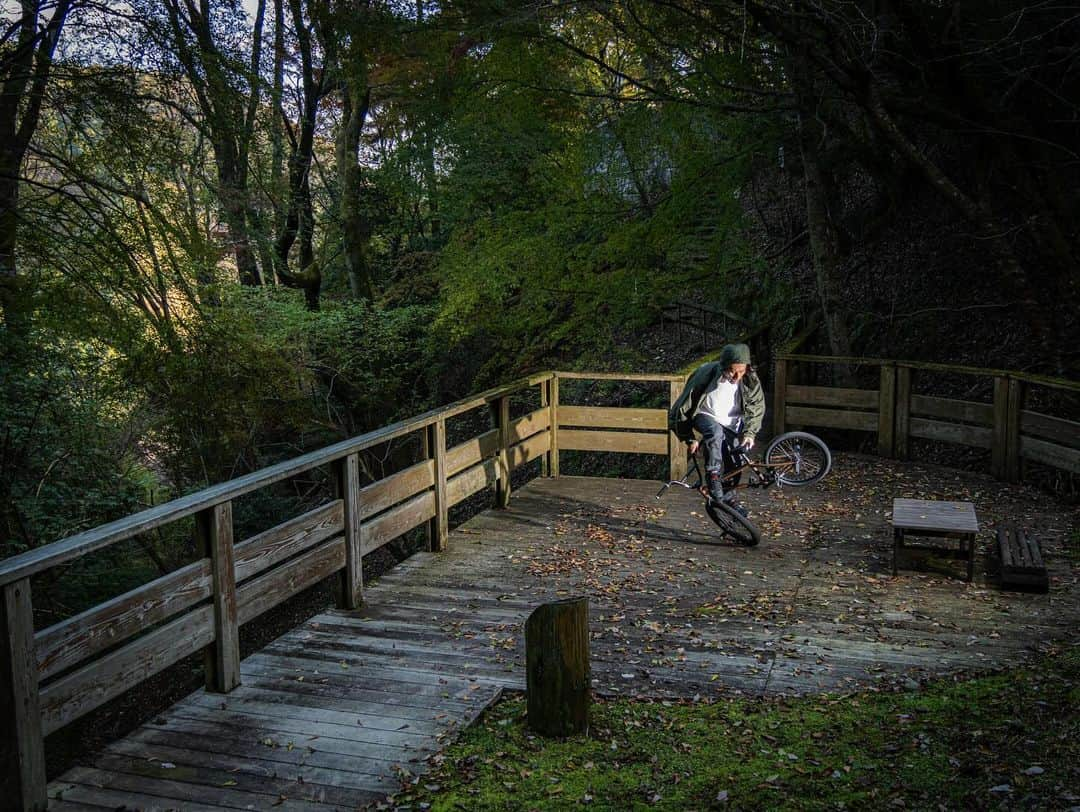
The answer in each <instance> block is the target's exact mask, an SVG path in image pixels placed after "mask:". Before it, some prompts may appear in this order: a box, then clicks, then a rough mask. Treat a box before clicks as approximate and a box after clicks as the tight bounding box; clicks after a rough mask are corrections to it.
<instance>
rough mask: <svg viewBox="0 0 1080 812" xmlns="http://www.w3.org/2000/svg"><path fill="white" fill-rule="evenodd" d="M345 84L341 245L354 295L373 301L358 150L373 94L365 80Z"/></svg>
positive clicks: (339, 163)
mask: <svg viewBox="0 0 1080 812" xmlns="http://www.w3.org/2000/svg"><path fill="white" fill-rule="evenodd" d="M349 67H355V66H346V69H348V68H349ZM343 84H344V105H343V112H344V116H343V121H342V124H341V130H340V131H339V132H338V139H337V169H338V178H339V180H340V183H341V202H340V214H341V242H342V246H343V248H344V253H345V268H346V270H347V271H348V274H349V289H350V290H351V291H352V295H353V296H354V297H355V298H357V299H370V298H371V295H372V288H371V268H370V266H369V264H368V243H369V241H370V240H371V225H370V223H369V222H368V220H367V218H366V217H365V216H364V214H363V211H362V208H361V205H360V203H361V198H362V195H363V193H364V190H363V175H362V171H361V168H360V164H359V162H358V161H357V150H358V149H359V147H360V133H361V132H362V130H363V128H364V120H365V119H366V118H367V111H368V105H369V102H370V100H371V91H370V90H369V89H368V88H366V87H363V88H362V87H360V85H361V81H360V80H359V78H358V77H354V76H348V77H345V78H344V80H343ZM364 84H366V83H364Z"/></svg>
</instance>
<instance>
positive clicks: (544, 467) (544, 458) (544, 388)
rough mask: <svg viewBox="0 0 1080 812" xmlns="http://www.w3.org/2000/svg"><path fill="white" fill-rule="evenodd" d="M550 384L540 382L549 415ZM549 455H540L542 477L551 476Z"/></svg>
mask: <svg viewBox="0 0 1080 812" xmlns="http://www.w3.org/2000/svg"><path fill="white" fill-rule="evenodd" d="M661 329H663V327H661ZM550 386H551V380H550V379H549V380H546V381H541V382H540V408H541V409H548V415H549V416H550V415H551V410H550V408H549V406H548V389H549V388H550ZM548 437H549V438H550V437H551V426H550V425H549V426H548ZM548 456H549V455H548V454H542V455H541V456H540V476H542V477H546V476H551V474H549V473H548Z"/></svg>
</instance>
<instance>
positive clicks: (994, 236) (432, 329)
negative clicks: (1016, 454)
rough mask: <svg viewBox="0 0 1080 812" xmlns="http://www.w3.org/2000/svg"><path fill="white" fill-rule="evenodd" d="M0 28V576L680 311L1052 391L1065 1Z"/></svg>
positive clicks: (1067, 301)
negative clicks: (178, 500)
mask: <svg viewBox="0 0 1080 812" xmlns="http://www.w3.org/2000/svg"><path fill="white" fill-rule="evenodd" d="M0 9H2V10H3V12H2V15H0V82H2V91H0V309H2V318H3V329H2V331H0V341H2V343H3V348H2V360H0V370H2V371H0V376H2V382H0V414H2V423H3V431H2V438H0V505H2V511H3V518H2V522H0V555H11V554H14V553H17V552H20V551H23V550H27V549H30V548H34V547H37V546H40V545H42V544H45V543H48V542H51V541H54V540H56V539H59V538H62V537H65V536H67V535H70V534H72V533H74V532H77V531H79V530H83V529H86V528H88V527H92V526H94V525H96V524H99V523H101V522H103V521H106V520H109V519H113V518H116V517H117V516H120V515H124V514H126V513H130V512H133V511H135V510H137V509H139V508H141V507H143V506H146V505H148V504H153V503H156V502H160V501H162V500H164V499H167V498H170V497H171V496H174V495H177V494H181V493H184V492H188V491H191V490H194V489H197V488H199V487H201V486H203V485H205V484H207V483H212V482H218V481H222V480H225V479H228V478H230V477H234V476H237V475H239V474H242V473H245V472H248V471H252V470H255V469H257V468H260V467H262V466H265V465H267V464H270V463H272V462H275V461H277V460H280V459H284V458H286V457H289V456H293V455H295V454H297V453H298V452H300V451H302V450H306V449H310V448H315V447H318V446H321V445H325V444H327V443H329V442H332V441H334V440H336V439H340V438H342V437H345V436H350V435H355V434H358V433H360V432H363V431H366V430H369V429H372V428H375V427H377V426H380V425H384V424H386V423H388V422H390V421H392V420H394V419H395V418H400V417H403V416H406V415H409V414H414V413H417V412H419V411H421V410H423V409H424V408H427V407H430V406H433V405H436V404H439V403H445V402H448V401H450V400H452V399H454V398H456V397H460V396H462V395H464V394H466V393H468V392H470V391H475V390H477V389H479V388H482V387H484V386H488V385H492V384H494V383H498V382H500V381H504V380H509V379H511V378H513V377H515V376H518V375H520V374H522V373H525V372H531V371H535V370H539V369H544V368H551V367H554V366H559V367H561V368H575V367H576V368H612V369H614V368H622V369H628V370H634V369H646V368H656V367H657V364H658V362H657V360H656V356H655V354H653V353H651V352H650V351H649V349H648V347H653V346H655V345H656V343H657V339H656V338H655V337H654V338H652V339H650V342H651V343H650V342H646V341H644V340H643V339H642V338H641V336H643V335H644V334H645V333H646V332H647V331H649V330H650V329H652V328H653V326H654V325H656V324H657V322H658V321H659V317H660V310H661V308H662V307H663V306H664V305H665V304H668V303H670V302H673V301H678V300H687V301H693V302H698V303H701V304H707V305H711V306H714V307H722V308H724V309H726V310H728V311H731V312H733V313H736V314H739V316H740V317H741V318H742V319H743V320H744V322H745V324H746V325H749V328H748V329H754V330H758V331H759V332H758V334H759V335H766V336H768V341H769V342H770V344H772V345H779V344H780V343H782V342H783V341H785V340H787V339H789V338H790V337H791V336H794V335H797V334H799V333H801V332H803V331H804V330H805V329H806V328H807V327H810V326H812V325H814V324H819V325H820V329H819V330H818V331H817V332H816V333H815V336H814V339H813V340H814V341H815V342H816V347H815V348H816V349H818V350H820V351H822V352H825V353H828V354H834V355H856V356H858V355H865V356H888V357H895V358H907V359H925V360H934V361H949V362H954V363H969V364H975V365H981V366H989V367H995V368H1003V367H1012V368H1017V369H1024V370H1028V371H1035V372H1045V373H1047V374H1052V375H1063V376H1066V377H1075V374H1076V365H1077V363H1078V360H1080V356H1078V355H1077V352H1076V349H1075V348H1076V346H1077V345H1078V340H1077V339H1078V338H1080V336H1078V328H1077V321H1076V319H1075V313H1076V311H1077V305H1078V303H1080V296H1078V290H1077V283H1078V274H1077V271H1076V268H1077V259H1078V257H1080V231H1078V222H1080V221H1078V218H1077V217H1076V212H1077V210H1078V204H1080V200H1078V192H1077V189H1078V188H1080V183H1078V180H1080V156H1078V154H1077V148H1078V145H1080V12H1078V11H1077V9H1076V8H1074V7H1071V6H1069V4H1057V3H1020V2H1009V1H1008V0H1006V1H1004V2H987V1H986V0H980V2H974V0H958V1H957V2H917V3H904V2H893V1H892V0H850V1H847V0H818V1H817V2H794V3H788V2H772V0H739V2H713V3H695V2H677V1H676V2H639V1H638V0H622V1H621V2H587V3H508V2H500V0H478V1H477V2H458V0H448V1H447V2H431V0H415V2H397V1H396V0H389V1H384V0H245V2H239V0H129V1H128V2H125V3H119V2H116V3H101V2H94V1H93V0H22V2H20V3H15V2H7V0H5V1H4V2H3V3H0ZM659 340H661V341H663V340H668V341H673V340H674V339H673V338H672V337H671V336H666V337H664V336H661V337H660V339H659ZM646 345H648V347H647V346H646ZM166 565H167V562H163V563H162V566H163V567H165V566H166Z"/></svg>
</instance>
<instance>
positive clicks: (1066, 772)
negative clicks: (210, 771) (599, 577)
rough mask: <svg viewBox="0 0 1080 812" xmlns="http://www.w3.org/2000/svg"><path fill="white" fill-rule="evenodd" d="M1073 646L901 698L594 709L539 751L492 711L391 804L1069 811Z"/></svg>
mask: <svg viewBox="0 0 1080 812" xmlns="http://www.w3.org/2000/svg"><path fill="white" fill-rule="evenodd" d="M1078 709H1080V648H1078V647H1076V646H1072V647H1068V648H1064V649H1061V650H1058V651H1056V652H1055V653H1054V654H1052V655H1051V656H1049V657H1047V658H1045V659H1044V660H1042V661H1040V662H1039V663H1037V664H1035V665H1033V666H1031V667H1029V668H1026V669H1018V670H1015V671H1009V672H1006V673H1002V674H996V675H991V676H985V677H979V678H974V679H966V680H958V681H948V680H943V681H940V682H936V683H933V684H931V685H929V686H926V687H924V688H922V689H919V690H915V691H910V692H904V693H862V694H855V695H848V696H811V697H804V698H798V699H767V700H752V699H746V698H732V699H730V700H729V701H724V702H718V703H713V704H689V703H688V704H676V703H669V702H640V701H626V700H619V701H610V702H597V703H596V704H595V705H594V714H593V724H592V729H591V731H590V733H589V735H588V736H585V737H578V738H572V739H567V740H544V739H542V738H540V737H536V736H533V735H532V734H531V733H530V732H529V731H528V729H527V727H526V724H525V703H524V700H523V699H522V698H520V697H515V698H511V699H508V700H506V701H503V702H502V703H500V704H499V705H497V706H496V707H495V708H493V709H492V710H491V711H489V712H488V713H486V714H485V715H484V717H483V718H482V719H481V720H480V722H479V723H478V724H477V725H475V726H473V727H472V728H471V729H469V730H468V731H466V732H465V733H464V734H463V736H462V738H461V740H460V741H459V742H458V743H457V744H455V745H453V746H452V747H450V748H449V749H448V750H447V751H446V752H445V753H443V754H442V755H440V756H437V757H436V758H435V764H436V767H435V770H434V771H433V772H432V773H430V774H428V775H426V776H424V777H422V778H420V779H414V780H413V781H411V782H409V783H408V785H407V787H406V789H405V791H403V793H402V794H401V795H399V796H398V798H397V799H396V805H397V806H398V807H405V808H411V809H432V810H459V809H469V810H474V809H476V810H480V809H491V810H496V809H514V810H517V809H565V808H572V807H574V808H576V807H581V806H585V807H588V808H592V809H608V810H626V809H639V808H642V809H643V808H657V809H712V808H716V809H719V808H724V809H764V808H768V809H836V808H855V809H872V808H917V809H939V808H946V809H957V808H965V809H983V808H999V807H1005V808H1010V809H1015V808H1024V809H1035V808H1037V809H1048V808H1049V809H1069V808H1073V807H1077V805H1080V797H1078V796H1080V718H1078V717H1080V714H1078Z"/></svg>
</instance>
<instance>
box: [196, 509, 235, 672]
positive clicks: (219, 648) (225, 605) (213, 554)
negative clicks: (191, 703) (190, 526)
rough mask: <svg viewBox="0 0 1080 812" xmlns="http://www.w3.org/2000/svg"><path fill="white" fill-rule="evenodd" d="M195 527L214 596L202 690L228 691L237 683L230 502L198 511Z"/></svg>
mask: <svg viewBox="0 0 1080 812" xmlns="http://www.w3.org/2000/svg"><path fill="white" fill-rule="evenodd" d="M195 528H196V533H197V534H198V536H199V540H200V544H201V547H202V550H203V555H205V556H206V557H208V558H209V559H210V580H211V585H212V588H213V598H214V642H213V643H211V644H210V645H209V646H207V647H206V689H207V690H208V691H213V692H215V693H228V692H229V691H231V690H232V689H233V688H235V687H236V686H237V685H239V684H240V629H239V623H238V619H237V606H236V568H235V566H234V561H233V514H232V502H222V503H221V504H220V505H214V506H213V507H210V508H207V509H206V510H202V511H199V513H197V514H196V515H195Z"/></svg>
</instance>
